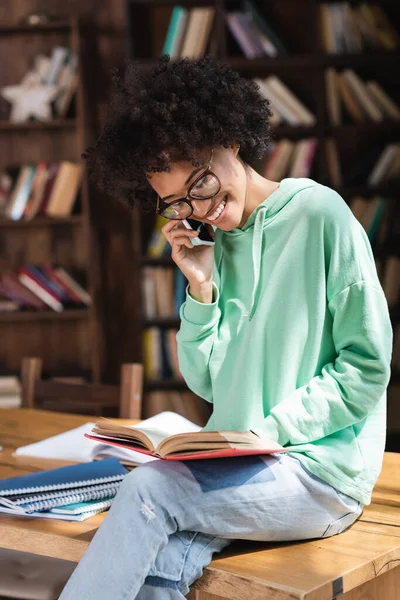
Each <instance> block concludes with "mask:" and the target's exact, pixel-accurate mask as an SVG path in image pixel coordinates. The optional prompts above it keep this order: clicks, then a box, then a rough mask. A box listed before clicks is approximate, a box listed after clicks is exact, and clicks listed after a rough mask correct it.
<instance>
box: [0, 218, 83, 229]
mask: <svg viewBox="0 0 400 600" xmlns="http://www.w3.org/2000/svg"><path fill="white" fill-rule="evenodd" d="M82 221H83V215H71V216H69V217H54V218H51V217H38V218H37V219H32V220H30V221H26V220H24V219H20V220H18V221H12V220H11V219H7V220H6V219H0V229H15V228H21V227H22V228H24V227H52V226H53V225H57V226H58V225H80V224H81V223H82Z"/></svg>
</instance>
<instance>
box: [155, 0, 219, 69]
mask: <svg viewBox="0 0 400 600" xmlns="http://www.w3.org/2000/svg"><path fill="white" fill-rule="evenodd" d="M214 17H215V8H213V7H208V6H207V7H194V8H190V9H189V8H183V7H182V6H175V7H174V9H173V11H172V15H171V20H170V23H169V26H168V31H167V35H166V38H165V41H164V46H163V50H162V54H169V55H170V56H171V58H172V59H178V58H184V57H189V58H201V57H202V56H203V55H204V53H205V51H206V48H207V44H208V41H209V37H210V33H211V30H212V26H213V22H214Z"/></svg>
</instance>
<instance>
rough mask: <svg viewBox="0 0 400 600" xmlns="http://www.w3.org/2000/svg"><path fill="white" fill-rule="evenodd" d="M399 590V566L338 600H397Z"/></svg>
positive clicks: (399, 593) (399, 594)
mask: <svg viewBox="0 0 400 600" xmlns="http://www.w3.org/2000/svg"><path fill="white" fill-rule="evenodd" d="M399 590H400V567H396V568H395V569H391V570H390V571H387V572H386V573H383V574H382V575H379V576H378V577H375V579H371V580H370V581H367V582H366V583H363V584H362V585H360V586H359V587H358V588H355V589H354V590H350V591H349V592H347V593H346V594H343V596H340V600H364V598H365V599H367V598H368V600H399V597H400V592H399ZM196 600H197V598H196Z"/></svg>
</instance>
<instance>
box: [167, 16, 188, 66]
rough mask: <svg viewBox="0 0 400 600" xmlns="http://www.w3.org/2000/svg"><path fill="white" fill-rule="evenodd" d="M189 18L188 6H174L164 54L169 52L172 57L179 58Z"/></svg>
mask: <svg viewBox="0 0 400 600" xmlns="http://www.w3.org/2000/svg"><path fill="white" fill-rule="evenodd" d="M188 18H189V11H188V10H187V9H186V8H183V7H182V6H174V8H173V10H172V14H171V19H170V22H169V25H168V31H167V35H166V37H165V41H164V46H163V49H162V54H169V55H170V57H171V58H172V59H177V58H179V56H180V51H181V48H182V43H183V38H184V34H185V30H186V26H187V21H188Z"/></svg>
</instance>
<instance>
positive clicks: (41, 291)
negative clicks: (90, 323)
mask: <svg viewBox="0 0 400 600" xmlns="http://www.w3.org/2000/svg"><path fill="white" fill-rule="evenodd" d="M78 279H81V277H79V275H78V274H77V272H74V275H71V274H70V273H69V272H67V271H66V270H65V269H64V268H62V267H57V266H55V267H54V266H41V267H39V266H35V265H25V266H23V267H21V268H20V269H19V270H18V272H17V273H4V274H2V275H0V311H1V312H15V311H23V310H38V311H42V310H46V309H49V308H50V309H52V310H54V311H56V312H62V311H63V310H64V309H71V308H82V307H88V306H90V305H91V302H92V300H91V297H90V295H89V294H88V292H87V291H86V290H85V288H84V287H83V286H82V284H81V282H80V281H78Z"/></svg>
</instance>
